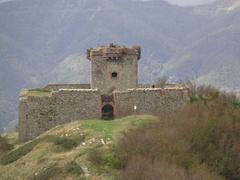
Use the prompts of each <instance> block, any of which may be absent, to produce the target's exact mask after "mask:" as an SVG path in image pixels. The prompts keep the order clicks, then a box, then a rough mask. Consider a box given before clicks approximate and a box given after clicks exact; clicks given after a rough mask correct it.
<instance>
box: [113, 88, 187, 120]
mask: <svg viewBox="0 0 240 180" xmlns="http://www.w3.org/2000/svg"><path fill="white" fill-rule="evenodd" d="M114 100H115V107H114V108H115V117H124V116H127V115H132V114H134V113H135V112H134V106H137V110H136V114H152V115H158V116H168V115H171V114H172V112H175V111H177V110H179V109H180V108H181V107H183V105H184V104H186V103H187V102H188V101H189V92H188V89H186V88H172V89H171V88H169V89H161V88H154V89H153V88H146V89H145V88H142V89H132V90H128V91H124V92H115V93H114Z"/></svg>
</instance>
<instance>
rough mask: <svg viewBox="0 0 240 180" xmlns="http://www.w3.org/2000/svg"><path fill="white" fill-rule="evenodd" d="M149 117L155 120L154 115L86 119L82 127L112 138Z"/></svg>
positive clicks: (150, 119)
mask: <svg viewBox="0 0 240 180" xmlns="http://www.w3.org/2000/svg"><path fill="white" fill-rule="evenodd" d="M146 119H149V121H152V120H155V117H153V116H129V117H126V118H122V119H117V120H109V121H108V120H106V121H104V120H86V121H82V122H81V125H82V126H81V127H83V128H84V129H89V130H91V131H92V133H96V134H99V135H102V136H103V137H104V138H110V139H112V138H113V137H115V136H118V135H119V132H120V131H122V130H125V129H127V128H128V127H129V125H132V126H139V125H141V124H143V122H145V121H144V120H146Z"/></svg>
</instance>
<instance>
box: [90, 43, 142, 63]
mask: <svg viewBox="0 0 240 180" xmlns="http://www.w3.org/2000/svg"><path fill="white" fill-rule="evenodd" d="M124 55H136V56H137V57H138V59H140V57H141V47H140V46H132V47H126V46H119V45H115V44H109V45H106V46H99V47H97V48H90V49H88V50H87V58H88V59H89V60H92V58H93V57H102V58H103V59H106V60H107V59H115V60H118V59H120V58H121V57H122V56H124Z"/></svg>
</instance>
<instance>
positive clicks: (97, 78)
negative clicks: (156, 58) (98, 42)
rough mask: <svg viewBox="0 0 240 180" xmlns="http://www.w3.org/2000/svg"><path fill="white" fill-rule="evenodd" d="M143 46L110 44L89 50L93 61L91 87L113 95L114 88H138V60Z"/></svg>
mask: <svg viewBox="0 0 240 180" xmlns="http://www.w3.org/2000/svg"><path fill="white" fill-rule="evenodd" d="M140 56H141V48H140V47H139V46H133V47H131V48H127V47H125V46H117V45H114V44H110V45H108V46H100V47H97V48H90V49H88V50H87V58H88V59H89V60H90V61H91V88H92V89H98V90H99V92H100V93H101V94H103V95H111V94H112V92H113V91H114V90H127V89H130V88H137V84H138V60H139V59H140Z"/></svg>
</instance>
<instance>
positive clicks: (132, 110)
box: [18, 44, 189, 141]
mask: <svg viewBox="0 0 240 180" xmlns="http://www.w3.org/2000/svg"><path fill="white" fill-rule="evenodd" d="M140 57H141V48H140V47H139V46H133V47H131V48H128V47H125V46H118V45H114V44H110V45H108V46H100V47H97V48H90V49H88V50H87V58H88V59H89V60H90V62H91V84H50V85H48V86H46V87H44V88H42V89H37V90H26V89H25V90H22V92H21V94H20V103H19V124H18V131H19V139H20V141H27V140H31V139H33V138H35V137H37V136H38V135H40V134H41V133H43V132H45V131H47V130H49V129H50V128H52V127H55V126H57V125H60V124H64V123H68V122H71V121H75V120H81V119H105V120H110V119H114V118H120V117H124V116H128V115H132V114H152V115H168V114H171V113H172V112H173V111H177V110H178V109H179V108H181V107H182V106H183V105H184V104H185V103H186V102H188V100H189V92H188V89H187V88H185V87H179V86H171V87H170V86H169V87H164V88H160V87H157V86H151V85H140V84H138V61H139V60H140Z"/></svg>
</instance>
